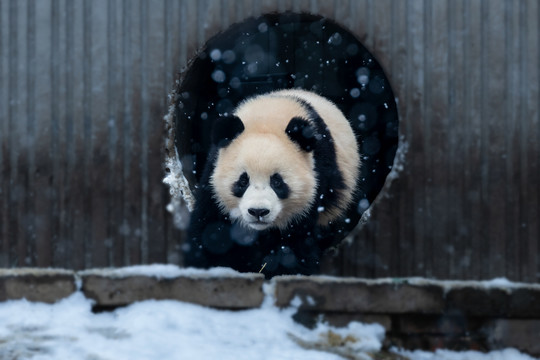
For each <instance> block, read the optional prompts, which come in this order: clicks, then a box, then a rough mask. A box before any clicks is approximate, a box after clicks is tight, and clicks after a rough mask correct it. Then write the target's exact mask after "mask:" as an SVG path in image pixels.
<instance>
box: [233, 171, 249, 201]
mask: <svg viewBox="0 0 540 360" xmlns="http://www.w3.org/2000/svg"><path fill="white" fill-rule="evenodd" d="M248 186H249V176H248V174H247V173H246V172H244V173H242V175H240V177H239V178H238V180H236V182H235V183H234V184H233V186H232V193H233V195H234V196H236V197H242V196H244V193H245V192H246V190H247V188H248Z"/></svg>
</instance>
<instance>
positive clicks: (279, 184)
mask: <svg viewBox="0 0 540 360" xmlns="http://www.w3.org/2000/svg"><path fill="white" fill-rule="evenodd" d="M270 187H272V189H273V190H274V192H275V193H276V195H277V196H278V198H280V199H286V198H288V197H289V192H290V190H289V187H288V186H287V184H285V182H284V181H283V178H282V177H281V175H279V174H278V173H276V174H274V175H272V176H270Z"/></svg>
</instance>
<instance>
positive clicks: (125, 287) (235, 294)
mask: <svg viewBox="0 0 540 360" xmlns="http://www.w3.org/2000/svg"><path fill="white" fill-rule="evenodd" d="M80 276H81V279H82V289H81V290H82V291H83V293H84V294H85V296H86V297H88V298H90V299H93V300H95V301H96V303H97V305H100V306H122V305H127V304H130V303H133V302H136V301H143V300H149V299H155V300H165V299H170V300H179V301H185V302H190V303H195V304H199V305H203V306H210V307H215V308H224V309H245V308H254V307H258V306H260V305H261V303H262V301H263V298H264V294H263V291H262V285H263V282H264V276H263V275H260V274H239V273H236V274H229V275H226V274H225V275H223V274H220V275H216V274H212V272H207V273H205V272H199V273H197V274H185V275H177V276H172V277H162V278H160V277H153V276H146V275H139V274H133V273H132V274H129V273H128V274H126V273H123V274H122V273H119V272H118V271H117V270H114V269H109V270H106V269H105V270H89V271H83V272H81V273H80Z"/></svg>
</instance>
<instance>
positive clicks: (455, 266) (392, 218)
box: [0, 0, 540, 282]
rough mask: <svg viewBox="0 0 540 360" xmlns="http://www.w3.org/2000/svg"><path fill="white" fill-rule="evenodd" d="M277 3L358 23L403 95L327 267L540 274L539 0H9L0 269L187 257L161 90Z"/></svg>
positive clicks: (0, 17) (388, 272) (1, 98)
mask: <svg viewBox="0 0 540 360" xmlns="http://www.w3.org/2000/svg"><path fill="white" fill-rule="evenodd" d="M275 11H297V12H312V13H315V14H319V15H323V16H326V17H329V18H332V19H333V20H335V21H336V22H338V23H339V24H341V25H342V26H343V27H344V28H345V29H347V30H349V31H351V32H352V33H354V34H355V35H356V36H357V38H358V39H359V40H360V41H361V42H362V43H363V44H364V45H365V46H366V47H367V48H368V50H370V51H371V52H372V53H373V55H374V56H375V57H376V58H377V60H378V61H379V62H380V63H381V65H382V66H383V68H384V69H385V72H386V75H387V76H388V78H389V80H390V82H391V85H392V87H393V90H394V93H395V95H396V98H397V101H398V107H399V117H400V134H401V149H406V152H405V153H404V156H403V159H404V162H403V164H402V165H403V166H402V168H403V169H402V171H400V172H397V176H393V180H392V181H388V182H387V184H386V186H385V188H384V189H383V192H381V194H380V196H379V198H378V199H377V200H376V202H375V203H374V205H373V206H372V209H371V217H370V219H369V221H368V222H367V224H366V225H365V226H364V227H363V228H361V229H359V230H358V231H356V232H355V234H354V238H353V239H352V241H351V242H349V243H347V244H346V245H345V246H344V247H343V248H342V251H340V252H339V253H338V255H337V256H336V257H334V258H333V259H331V260H329V261H327V262H326V263H325V266H324V267H325V271H326V272H328V273H333V274H337V275H354V276H363V277H379V276H428V277H437V278H462V279H486V278H493V277H499V276H506V277H508V278H510V279H513V280H521V281H530V282H537V281H540V246H539V245H540V244H539V243H540V223H539V221H538V218H539V216H540V113H539V103H540V93H539V83H540V74H539V69H540V40H539V36H538V34H539V33H540V22H539V19H540V5H539V3H538V1H536V0H523V1H519V0H452V1H450V0H441V1H435V2H434V1H430V0H405V1H386V0H384V1H382V0H381V1H371V0H358V1H351V0H347V1H345V0H334V1H322V0H312V1H307V0H297V1H253V0H242V1H230V0H204V1H195V0H184V1H174V0H166V1H158V0H155V1H153V0H109V1H106V0H93V1H90V0H41V1H33V0H0V266H1V267H13V266H19V267H20V266H56V267H67V268H75V269H81V268H88V267H94V266H121V265H129V264H141V263H152V262H172V263H181V262H182V260H181V257H180V256H179V252H178V251H179V247H180V246H181V242H182V234H181V232H180V231H178V230H176V229H174V227H173V225H172V221H171V218H170V215H169V214H168V213H167V212H166V210H165V206H166V204H167V202H168V194H167V189H166V188H165V187H164V185H163V184H162V183H161V179H162V176H163V174H162V167H161V161H162V140H163V131H162V127H163V124H162V116H163V115H164V114H165V113H166V111H167V94H168V92H169V91H170V90H171V89H172V87H173V82H174V80H175V79H176V73H177V72H179V71H180V70H181V69H182V68H183V67H185V66H186V65H187V63H188V61H189V59H190V58H191V57H192V56H194V55H195V53H196V51H197V49H200V48H201V46H203V44H204V43H205V41H206V40H208V39H209V38H210V37H211V36H213V35H215V34H216V33H218V32H219V31H223V30H225V29H226V28H227V27H228V26H230V25H232V24H233V23H235V22H238V21H242V20H243V19H245V18H248V17H251V16H258V15H261V14H264V13H267V12H275ZM351 76H354V75H353V74H351ZM394 175H396V174H394Z"/></svg>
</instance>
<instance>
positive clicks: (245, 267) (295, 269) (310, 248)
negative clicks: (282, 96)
mask: <svg viewBox="0 0 540 360" xmlns="http://www.w3.org/2000/svg"><path fill="white" fill-rule="evenodd" d="M298 102H299V103H300V104H301V105H302V106H303V107H304V108H305V109H306V111H307V112H308V114H309V120H306V119H301V118H293V119H292V120H291V123H290V124H289V126H288V127H287V135H288V136H289V137H290V138H291V140H292V141H294V142H296V143H297V144H299V146H300V147H301V148H302V149H303V150H304V151H313V155H314V159H315V172H316V175H317V180H318V188H317V195H316V202H315V204H314V205H313V206H312V207H311V208H310V210H309V212H308V214H307V215H306V216H305V217H304V218H302V219H301V220H297V221H295V222H293V223H291V224H290V226H289V227H288V228H287V229H286V230H283V231H280V230H277V229H270V230H264V231H255V230H248V229H245V228H243V227H241V226H240V225H238V224H237V223H233V222H231V220H230V219H229V216H228V215H224V214H222V213H221V211H220V209H219V208H218V206H217V204H216V201H215V197H214V193H213V190H212V188H211V186H210V183H209V181H210V176H211V175H212V173H213V171H214V168H215V163H216V159H217V154H218V150H219V148H220V147H224V146H227V145H228V144H230V142H231V141H232V140H233V139H234V138H235V137H236V136H238V135H239V134H240V133H241V132H242V131H243V130H244V126H243V124H242V122H241V121H240V119H238V118H237V117H233V119H232V123H231V122H229V121H221V120H220V121H219V122H217V123H216V126H217V128H215V129H214V131H213V135H212V139H213V144H214V146H213V148H212V150H211V151H210V154H209V157H208V161H207V163H206V167H205V170H204V172H203V176H202V178H201V181H200V187H199V188H198V189H197V190H196V192H195V200H196V206H195V209H194V211H193V212H192V214H191V222H190V226H189V230H188V241H187V244H186V246H185V248H184V260H185V265H186V266H194V267H202V268H208V267H213V266H228V267H231V268H233V269H236V270H238V271H243V272H259V271H260V270H261V268H263V266H264V269H263V270H262V273H264V274H265V276H266V277H267V278H270V277H272V276H274V275H280V274H314V273H317V272H318V271H319V262H320V257H321V255H322V253H323V251H324V250H325V249H326V248H327V247H328V246H329V241H328V238H329V237H328V236H326V235H325V231H326V230H325V229H324V228H320V227H319V226H317V221H318V218H319V210H318V209H319V208H320V207H321V206H322V207H326V206H330V205H333V204H335V203H336V202H337V191H336V190H339V189H343V188H344V187H345V185H344V181H343V177H342V175H341V173H340V172H339V170H338V168H337V164H336V153H335V148H334V141H333V139H332V137H331V135H330V132H329V131H328V128H327V127H326V124H325V123H324V121H323V120H322V119H321V118H320V116H319V114H317V112H316V111H315V110H314V109H313V107H311V106H310V105H309V104H308V103H306V102H304V101H302V100H301V99H298ZM228 119H229V120H231V119H230V118H228ZM239 124H240V125H241V126H240V125H239ZM276 175H278V174H275V175H273V176H272V178H271V179H270V181H271V184H272V183H274V185H271V186H272V188H273V189H274V191H275V192H276V194H277V195H278V197H280V198H283V197H288V196H289V191H290V190H289V189H288V187H287V185H286V184H284V183H283V185H284V187H282V186H283V185H281V184H280V181H279V180H280V179H279V178H281V176H279V175H278V176H279V178H278V176H276ZM242 176H243V175H242ZM246 176H247V174H246ZM245 180H246V179H243V181H240V179H239V181H238V182H237V183H238V185H237V184H235V185H234V186H233V189H231V191H232V192H233V194H235V195H236V194H238V195H240V193H241V192H242V191H241V190H242V189H241V188H242V187H243V186H244V183H245ZM248 181H249V178H248ZM281 182H283V181H282V179H281ZM276 188H277V190H276ZM244 191H245V190H244ZM242 194H243V192H242ZM240 196H241V195H240ZM327 235H328V234H327Z"/></svg>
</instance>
